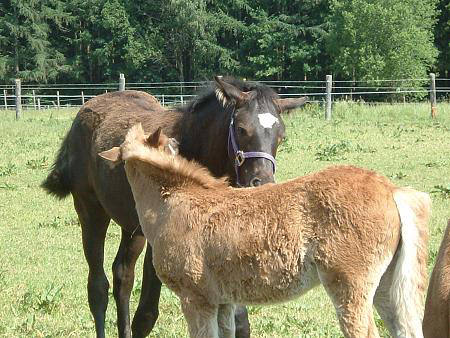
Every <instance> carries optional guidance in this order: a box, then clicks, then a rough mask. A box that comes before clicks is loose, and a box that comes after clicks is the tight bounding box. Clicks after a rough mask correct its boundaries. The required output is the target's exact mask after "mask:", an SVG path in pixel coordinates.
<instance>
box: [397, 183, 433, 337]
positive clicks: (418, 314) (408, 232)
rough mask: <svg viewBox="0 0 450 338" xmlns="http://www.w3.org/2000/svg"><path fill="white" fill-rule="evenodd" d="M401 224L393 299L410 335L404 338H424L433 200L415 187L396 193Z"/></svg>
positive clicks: (403, 325) (399, 190)
mask: <svg viewBox="0 0 450 338" xmlns="http://www.w3.org/2000/svg"><path fill="white" fill-rule="evenodd" d="M394 200H395V203H396V205H397V209H398V213H399V216H400V222H401V231H400V233H401V240H400V242H399V246H398V248H397V253H396V255H397V257H398V258H397V260H396V264H395V267H394V271H393V278H392V285H391V288H390V297H391V299H392V300H393V302H394V303H395V305H396V308H397V309H398V317H399V318H398V320H399V322H400V323H401V326H402V327H403V329H404V330H407V332H402V334H400V335H401V336H403V335H405V336H408V337H423V335H422V317H423V306H424V304H423V303H424V294H425V290H426V284H427V254H428V252H427V244H428V219H429V217H430V214H431V199H430V197H429V195H428V194H426V193H423V192H419V191H416V190H414V189H411V188H399V189H397V190H396V191H395V192H394Z"/></svg>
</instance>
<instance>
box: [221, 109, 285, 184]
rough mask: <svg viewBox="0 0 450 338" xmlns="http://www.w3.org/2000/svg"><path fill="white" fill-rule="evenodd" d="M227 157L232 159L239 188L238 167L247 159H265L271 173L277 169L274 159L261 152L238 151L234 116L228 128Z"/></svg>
mask: <svg viewBox="0 0 450 338" xmlns="http://www.w3.org/2000/svg"><path fill="white" fill-rule="evenodd" d="M228 156H230V157H231V158H233V159H234V170H235V171H236V184H237V185H238V186H241V184H240V183H239V167H240V166H242V165H243V164H244V162H245V160H246V159H247V158H265V159H266V160H269V161H270V162H271V163H272V169H273V173H274V174H275V171H276V169H277V165H276V161H275V158H274V157H273V156H272V155H270V154H268V153H265V152H262V151H248V152H244V151H242V150H239V147H238V145H237V142H236V137H235V135H234V116H232V117H231V121H230V127H229V131H228Z"/></svg>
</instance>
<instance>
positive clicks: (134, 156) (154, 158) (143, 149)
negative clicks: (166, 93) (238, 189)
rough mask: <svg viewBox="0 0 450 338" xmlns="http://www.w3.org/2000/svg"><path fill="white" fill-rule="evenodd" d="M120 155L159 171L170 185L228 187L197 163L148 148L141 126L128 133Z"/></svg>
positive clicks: (207, 187) (224, 179)
mask: <svg viewBox="0 0 450 338" xmlns="http://www.w3.org/2000/svg"><path fill="white" fill-rule="evenodd" d="M121 155H122V160H124V161H138V162H142V164H144V163H145V164H148V165H150V166H151V167H153V168H156V169H159V170H160V171H161V172H162V175H161V176H162V177H164V179H165V180H170V181H171V183H175V184H186V183H190V184H194V185H199V186H201V187H203V188H206V189H212V188H223V187H228V183H227V180H226V178H215V177H214V176H213V175H211V173H210V172H209V171H208V169H206V168H205V167H203V166H201V165H200V164H198V163H197V162H195V161H188V160H186V159H185V158H184V157H182V156H180V155H176V156H173V155H170V154H167V153H165V152H164V151H160V150H158V149H157V148H153V147H150V146H149V144H148V143H147V141H146V135H145V134H144V130H143V129H142V125H141V124H137V125H135V126H134V127H132V128H131V129H130V131H129V132H128V134H127V136H126V138H125V142H124V143H123V144H122V146H121ZM160 178H161V177H160ZM160 178H159V179H160Z"/></svg>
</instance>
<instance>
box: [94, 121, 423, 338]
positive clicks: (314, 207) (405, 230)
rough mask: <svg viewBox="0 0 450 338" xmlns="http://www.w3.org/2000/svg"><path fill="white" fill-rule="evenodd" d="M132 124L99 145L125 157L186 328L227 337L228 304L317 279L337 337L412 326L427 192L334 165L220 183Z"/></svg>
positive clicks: (288, 294)
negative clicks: (108, 144) (116, 140)
mask: <svg viewBox="0 0 450 338" xmlns="http://www.w3.org/2000/svg"><path fill="white" fill-rule="evenodd" d="M164 143H165V141H164V139H163V137H162V136H161V135H160V132H159V131H157V132H155V133H154V134H153V135H151V136H150V137H149V138H147V137H145V136H144V133H143V130H142V128H141V127H140V125H137V126H135V127H133V128H132V129H131V130H130V131H129V133H128V135H127V137H126V140H125V142H124V143H123V144H122V145H121V146H120V148H119V147H116V148H113V149H111V150H109V151H106V152H103V153H101V154H100V155H101V156H102V157H104V158H106V159H109V160H111V161H113V162H118V161H122V160H123V161H125V170H126V173H127V177H128V180H129V183H130V186H131V188H132V191H133V195H134V199H135V202H136V210H137V212H138V215H139V220H140V224H141V225H142V228H143V232H144V234H145V236H146V238H147V240H148V241H149V243H150V244H151V246H152V248H153V264H154V266H155V269H156V272H157V275H158V277H159V278H160V279H161V280H162V281H163V282H164V283H165V284H166V285H167V286H168V287H169V288H171V289H172V290H173V291H174V292H175V293H176V294H177V295H178V296H179V297H180V300H181V305H182V309H183V312H184V315H185V318H186V320H187V323H188V327H189V332H190V335H191V337H233V335H234V319H233V318H234V317H233V311H234V304H273V303H277V302H283V301H289V300H292V299H294V298H296V297H298V296H301V295H302V294H304V293H305V292H307V291H308V290H310V289H312V288H313V287H315V286H317V285H319V284H322V285H323V286H324V288H325V290H326V291H327V293H328V295H329V297H330V298H331V300H332V301H333V304H334V306H335V308H336V314H337V316H338V318H339V323H340V327H341V330H342V332H343V333H344V335H345V336H346V337H355V338H356V337H358V338H360V337H378V332H377V328H376V326H375V322H374V318H373V309H372V306H373V305H375V307H376V308H377V310H378V312H379V314H380V316H381V317H382V319H383V320H384V322H385V324H386V326H387V328H388V329H389V331H390V333H391V334H392V336H394V337H422V313H423V296H424V290H425V284H426V279H427V276H426V260H427V248H426V246H427V240H428V228H427V222H428V218H429V214H430V207H431V201H430V198H429V196H428V195H427V194H425V193H422V192H418V191H416V190H413V189H411V188H399V187H396V186H394V185H393V184H392V183H391V182H390V181H389V180H388V179H387V178H385V177H383V176H381V175H378V174H377V173H375V172H373V171H369V170H365V169H360V168H356V167H353V166H335V167H331V168H328V169H325V170H322V171H319V172H317V173H313V174H310V175H307V176H304V177H299V178H297V179H294V180H290V181H287V182H284V183H281V184H268V185H265V186H261V187H257V188H249V189H235V188H230V187H228V186H227V184H226V183H225V181H224V180H223V179H217V178H214V177H213V176H212V175H211V174H210V173H209V172H208V171H207V170H206V169H205V168H203V167H201V166H200V165H198V164H197V163H195V162H189V161H187V160H185V159H184V158H182V157H181V156H174V155H171V154H167V152H166V151H163V149H164V147H163V146H164Z"/></svg>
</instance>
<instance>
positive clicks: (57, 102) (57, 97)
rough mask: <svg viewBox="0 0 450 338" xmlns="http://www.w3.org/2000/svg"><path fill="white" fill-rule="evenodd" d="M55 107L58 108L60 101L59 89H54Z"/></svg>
mask: <svg viewBox="0 0 450 338" xmlns="http://www.w3.org/2000/svg"><path fill="white" fill-rule="evenodd" d="M56 107H57V108H58V109H59V108H60V102H59V90H57V91H56Z"/></svg>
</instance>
